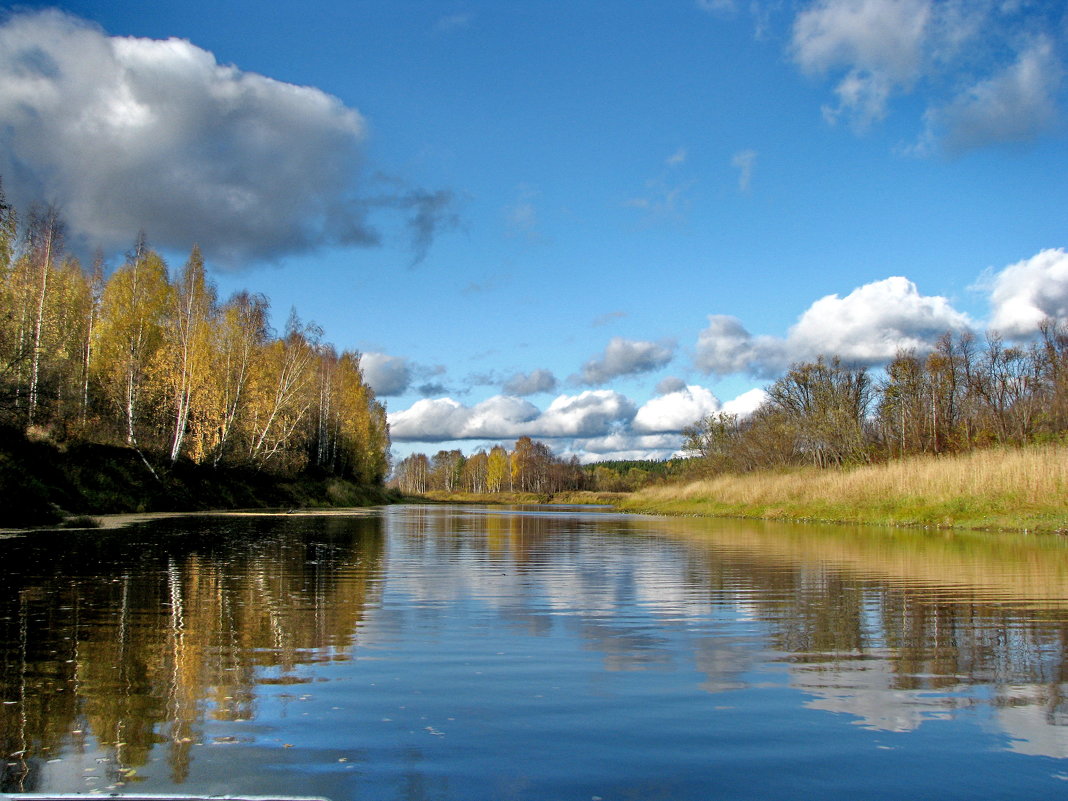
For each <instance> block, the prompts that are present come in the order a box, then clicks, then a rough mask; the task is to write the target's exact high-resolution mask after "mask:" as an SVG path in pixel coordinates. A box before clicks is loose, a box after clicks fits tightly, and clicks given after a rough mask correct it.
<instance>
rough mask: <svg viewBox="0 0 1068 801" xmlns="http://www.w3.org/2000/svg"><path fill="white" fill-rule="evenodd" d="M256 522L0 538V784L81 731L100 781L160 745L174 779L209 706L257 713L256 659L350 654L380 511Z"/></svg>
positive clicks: (368, 585) (30, 784)
mask: <svg viewBox="0 0 1068 801" xmlns="http://www.w3.org/2000/svg"><path fill="white" fill-rule="evenodd" d="M254 520H255V522H254V523H252V522H240V521H239V520H235V519H232V518H230V519H221V518H220V519H213V520H196V521H191V520H183V521H181V522H177V523H157V524H153V525H149V526H145V527H143V528H140V529H136V530H124V531H122V532H120V533H118V534H113V535H108V534H105V533H101V532H94V534H93V535H92V537H87V538H85V539H79V538H77V537H75V536H74V535H70V534H67V535H64V536H63V538H60V537H59V536H58V535H48V534H40V535H34V536H33V537H32V538H31V537H27V538H21V539H13V540H8V541H5V542H3V543H0V552H2V553H0V559H3V561H4V563H5V564H6V565H9V566H10V567H9V568H8V573H9V575H8V580H7V582H6V583H5V585H4V587H3V590H2V591H0V593H2V594H0V696H2V699H0V700H2V704H0V748H3V749H4V752H3V753H4V755H5V756H8V759H7V761H6V763H5V767H4V772H3V778H2V789H3V790H4V791H6V792H32V791H33V790H35V789H36V788H37V786H38V780H39V776H40V766H41V763H42V762H44V761H47V760H48V759H49V758H50V757H51V755H53V754H57V753H58V752H59V751H60V749H61V748H62V747H64V746H65V745H70V744H71V742H72V738H73V740H74V742H75V744H77V742H78V741H79V739H80V740H81V741H82V742H84V740H85V739H86V738H87V737H88V736H90V735H91V736H92V737H93V738H95V740H96V743H97V744H98V746H100V747H102V748H104V749H105V750H106V751H107V756H106V757H105V758H104V759H105V766H106V768H107V779H108V780H109V781H110V782H111V783H112V784H116V785H119V784H124V783H128V782H130V781H132V780H136V778H137V768H138V767H140V766H142V765H144V764H145V763H146V762H147V761H148V759H149V754H150V752H151V751H152V749H153V748H155V747H157V746H160V745H163V746H165V747H166V749H167V760H168V763H169V765H170V769H171V775H172V779H173V781H176V782H181V781H183V780H184V779H185V778H186V776H187V775H188V772H189V764H190V759H191V749H192V746H193V745H194V744H196V743H197V742H199V741H200V740H201V728H202V724H203V722H204V721H205V719H206V718H210V719H217V720H242V719H250V718H252V717H254V715H255V705H256V685H257V682H258V680H259V677H261V676H262V675H263V674H264V673H265V672H271V673H277V674H279V675H281V676H283V677H286V676H289V677H292V675H293V673H294V671H295V670H296V669H297V668H298V667H299V666H303V665H308V664H311V663H317V662H324V661H329V660H335V659H344V658H347V656H348V655H349V653H350V652H351V649H352V648H353V647H354V645H355V637H356V629H357V625H358V624H359V622H360V621H361V620H362V618H363V616H364V613H365V609H366V607H367V605H368V604H369V603H372V602H373V601H374V600H375V598H376V594H377V592H378V587H379V586H380V581H379V572H380V569H381V560H382V537H381V528H380V524H379V522H378V520H377V519H376V518H373V517H363V518H356V519H342V518H300V519H283V518H257V519H254Z"/></svg>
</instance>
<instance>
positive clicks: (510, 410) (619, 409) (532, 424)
mask: <svg viewBox="0 0 1068 801" xmlns="http://www.w3.org/2000/svg"><path fill="white" fill-rule="evenodd" d="M634 413H635V408H634V403H633V402H632V401H631V400H630V399H628V398H626V397H624V396H623V395H621V394H619V393H618V392H613V391H610V390H590V391H586V392H582V393H580V394H578V395H560V396H558V397H557V398H556V399H555V400H553V402H552V403H551V404H549V406H548V408H546V409H545V411H543V412H542V411H539V410H538V408H537V407H536V406H534V405H533V404H531V403H529V402H528V401H525V400H523V399H522V398H516V397H511V396H507V395H497V396H495V397H492V398H489V399H487V400H485V401H482V402H481V403H478V404H475V405H474V406H464V405H463V404H461V403H460V402H459V401H456V400H453V399H452V398H438V399H434V400H429V399H427V400H420V401H416V402H415V403H414V404H412V406H411V407H410V408H408V409H405V410H402V411H398V412H392V413H390V415H389V424H390V435H391V436H392V437H393V438H394V439H396V440H398V441H404V440H416V441H423V442H444V441H446V440H462V439H515V438H517V437H521V436H524V435H526V436H531V437H546V438H550V439H552V438H558V437H593V436H600V435H604V434H607V433H608V432H610V431H611V430H612V429H613V427H615V426H616V425H619V424H623V423H626V422H629V421H630V419H631V418H633V417H634Z"/></svg>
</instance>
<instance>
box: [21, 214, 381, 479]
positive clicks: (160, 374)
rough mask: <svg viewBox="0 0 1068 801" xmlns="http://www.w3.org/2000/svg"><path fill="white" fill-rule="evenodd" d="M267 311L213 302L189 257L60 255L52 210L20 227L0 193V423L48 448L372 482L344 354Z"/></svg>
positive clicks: (369, 407) (374, 460) (142, 246)
mask: <svg viewBox="0 0 1068 801" xmlns="http://www.w3.org/2000/svg"><path fill="white" fill-rule="evenodd" d="M269 311H270V307H269V302H268V300H267V298H265V297H263V296H262V295H250V294H248V293H238V294H236V295H234V296H233V297H231V298H229V299H228V300H225V301H220V300H219V298H218V297H217V295H216V290H215V287H214V286H213V284H212V282H211V281H210V280H209V278H208V276H207V275H206V272H205V267H204V259H203V257H202V255H201V253H200V251H199V249H198V248H194V249H193V251H192V253H191V254H190V256H189V259H188V260H187V261H186V263H185V264H184V265H183V266H182V267H181V268H180V269H177V270H175V269H172V268H171V267H169V266H168V265H167V264H166V263H165V261H164V259H163V258H162V257H161V256H160V254H159V253H157V252H155V251H154V250H152V249H151V248H150V247H149V246H148V244H147V243H146V242H145V239H144V237H143V236H141V237H139V239H138V241H137V242H136V244H135V246H134V248H133V249H132V250H131V252H130V253H129V254H128V255H127V256H126V258H125V260H124V261H123V263H121V264H119V265H117V266H116V267H114V269H110V270H109V269H108V268H107V266H106V265H105V264H104V261H103V258H102V257H98V258H97V259H96V260H95V261H94V263H93V264H92V266H91V267H90V268H89V269H86V268H85V267H84V266H83V265H82V264H81V263H80V262H79V260H78V259H77V258H76V257H74V256H73V255H71V254H69V253H67V252H66V250H65V248H64V241H63V223H62V220H61V218H60V215H59V214H58V212H56V210H55V209H52V208H46V209H43V210H41V209H35V210H33V211H31V213H30V214H29V215H28V217H27V219H26V221H25V224H24V225H20V224H19V220H18V217H17V214H16V211H15V209H13V208H12V207H11V206H9V205H7V204H6V203H4V201H3V196H2V193H0V424H2V425H4V426H5V427H6V428H7V429H8V430H9V431H10V430H21V431H24V432H27V433H28V434H29V435H30V436H31V437H34V438H37V439H46V440H49V441H52V442H59V443H69V442H84V441H92V442H100V443H111V444H120V445H125V446H128V447H130V448H133V449H136V450H137V451H138V453H140V454H142V457H143V458H144V461H145V464H146V465H150V463H151V464H156V465H157V466H159V465H162V466H164V467H166V466H167V465H174V464H176V463H177V462H179V461H180V460H187V461H191V462H193V463H197V464H207V465H216V466H218V465H220V464H225V465H243V466H248V467H251V468H253V469H256V470H262V471H265V472H270V473H273V474H278V475H292V474H296V473H298V472H300V471H302V470H305V469H306V468H316V469H318V470H320V471H323V472H326V473H329V474H333V475H336V476H339V477H343V478H346V479H351V480H353V481H356V482H359V483H366V484H378V483H381V482H382V480H383V478H384V477H385V475H386V473H387V472H388V468H389V465H388V452H389V432H388V427H387V424H386V413H385V409H384V407H383V406H382V404H380V403H379V402H378V401H377V400H376V399H375V395H374V392H373V391H372V390H371V388H370V387H369V386H367V384H366V383H365V381H364V379H363V374H362V372H361V369H360V357H359V355H358V354H357V353H353V352H350V351H344V352H342V353H338V352H337V351H336V350H335V348H334V347H333V346H332V345H330V344H329V343H327V342H324V341H323V340H322V331H321V330H320V329H319V328H318V327H316V326H315V325H313V324H310V323H304V322H302V321H301V320H300V319H299V318H298V317H297V315H296V313H295V312H294V313H292V314H291V315H290V318H289V321H288V323H287V324H286V326H285V330H284V331H282V332H281V333H280V334H278V333H275V332H273V331H272V330H271V327H270V322H269Z"/></svg>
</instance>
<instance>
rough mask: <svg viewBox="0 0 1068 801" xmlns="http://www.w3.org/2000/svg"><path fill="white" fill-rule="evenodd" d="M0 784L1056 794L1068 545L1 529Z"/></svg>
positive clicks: (582, 533)
mask: <svg viewBox="0 0 1068 801" xmlns="http://www.w3.org/2000/svg"><path fill="white" fill-rule="evenodd" d="M0 565H2V566H3V567H2V570H3V580H2V587H0V748H2V749H3V754H2V755H3V757H4V758H5V762H4V763H3V764H4V767H3V773H2V785H0V789H2V790H3V791H5V792H50V793H75V792H77V793H168V792H178V793H198V794H224V793H226V794H260V795H262V794H272V793H280V794H290V795H295V794H300V795H317V796H325V797H327V798H330V799H332V800H333V801H348V799H405V800H408V799H411V800H420V801H421V800H422V799H442V800H444V799H456V800H457V801H459V800H460V799H463V800H464V801H477V800H478V799H495V800H497V799H524V800H526V799H530V800H531V801H533V800H534V799H553V800H555V801H563V800H565V799H576V800H577V801H615V799H701V800H702V801H707V800H708V799H762V800H767V799H784V800H785V799H789V800H790V801H796V799H798V798H819V799H823V800H826V799H850V801H856V800H857V799H895V801H896V800H897V799H902V798H938V799H969V801H971V800H972V799H975V798H998V799H1017V798H1019V799H1034V798H1049V797H1053V796H1054V795H1064V794H1066V793H1068V699H1066V693H1068V673H1066V671H1068V662H1066V645H1068V542H1066V541H1065V540H1064V539H1061V538H1055V537H1025V536H1020V537H1016V536H1006V535H996V536H995V535H982V534H961V533H947V532H937V531H932V532H922V531H905V530H890V529H875V528H855V527H821V526H815V525H812V526H800V525H785V524H773V523H760V522H751V521H723V520H700V519H669V518H655V517H642V516H634V515H621V514H616V513H614V512H611V511H606V510H601V509H595V508H585V507H517V508H500V507H478V506H470V507H463V506H396V507H388V508H384V509H378V510H366V511H356V512H352V513H332V514H307V515H305V514H288V515H219V516H197V517H173V518H167V519H161V520H153V521H147V522H142V523H138V524H136V525H132V526H129V527H127V528H122V529H118V530H110V531H109V530H97V531H90V532H72V531H64V532H38V533H33V534H32V535H24V536H15V537H9V538H6V539H3V540H0Z"/></svg>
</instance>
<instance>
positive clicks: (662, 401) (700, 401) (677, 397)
mask: <svg viewBox="0 0 1068 801" xmlns="http://www.w3.org/2000/svg"><path fill="white" fill-rule="evenodd" d="M719 409H720V402H719V398H717V397H716V396H715V395H713V394H712V391H711V390H708V389H705V388H704V387H700V386H688V387H685V388H684V389H681V390H677V391H675V392H670V393H668V394H667V395H661V396H660V397H658V398H653V399H652V400H650V401H648V402H647V403H646V404H645V405H644V406H642V407H641V408H640V409H638V413H637V414H635V415H634V421H633V423H631V428H632V429H633V430H634V431H636V432H646V433H658V432H675V433H677V432H679V431H682V429H683V428H684V427H685V426H688V425H691V424H693V422H694V421H696V420H699V419H701V418H702V417H707V416H708V415H710V414H713V413H714V412H718V411H719Z"/></svg>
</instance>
